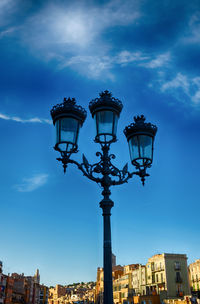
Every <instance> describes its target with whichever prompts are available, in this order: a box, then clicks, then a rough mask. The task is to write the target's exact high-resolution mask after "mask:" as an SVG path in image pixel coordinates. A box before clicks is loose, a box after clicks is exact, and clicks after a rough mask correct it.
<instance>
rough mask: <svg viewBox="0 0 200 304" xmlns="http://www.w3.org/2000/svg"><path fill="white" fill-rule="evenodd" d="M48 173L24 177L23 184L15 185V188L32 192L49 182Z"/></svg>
mask: <svg viewBox="0 0 200 304" xmlns="http://www.w3.org/2000/svg"><path fill="white" fill-rule="evenodd" d="M47 180H48V174H42V173H41V174H37V175H34V176H32V177H29V178H24V179H23V180H22V183H21V184H18V185H15V186H14V188H15V189H16V190H17V191H19V192H31V191H34V190H36V189H38V188H40V187H42V186H43V185H45V184H46V183H47Z"/></svg>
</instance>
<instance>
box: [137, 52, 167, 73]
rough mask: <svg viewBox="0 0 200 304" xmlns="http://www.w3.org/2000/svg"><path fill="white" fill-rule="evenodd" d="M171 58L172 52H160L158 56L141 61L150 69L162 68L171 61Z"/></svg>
mask: <svg viewBox="0 0 200 304" xmlns="http://www.w3.org/2000/svg"><path fill="white" fill-rule="evenodd" d="M170 59H171V54H170V52H167V53H164V54H159V55H157V56H156V58H154V59H152V60H147V61H146V62H144V63H141V65H142V66H144V67H146V68H150V69H155V68H161V67H165V66H167V65H168V63H169V62H170Z"/></svg>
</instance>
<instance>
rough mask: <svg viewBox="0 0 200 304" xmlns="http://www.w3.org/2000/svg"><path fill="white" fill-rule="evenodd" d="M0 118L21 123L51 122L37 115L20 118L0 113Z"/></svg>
mask: <svg viewBox="0 0 200 304" xmlns="http://www.w3.org/2000/svg"><path fill="white" fill-rule="evenodd" d="M0 119H4V120H12V121H16V122H21V123H47V124H51V123H52V122H51V120H50V119H43V118H38V117H33V118H29V119H22V118H20V117H18V116H9V115H5V114H3V113H0Z"/></svg>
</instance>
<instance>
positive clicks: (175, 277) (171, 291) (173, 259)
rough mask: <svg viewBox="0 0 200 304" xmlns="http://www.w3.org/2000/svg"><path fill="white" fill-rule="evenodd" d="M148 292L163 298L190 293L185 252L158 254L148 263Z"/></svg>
mask: <svg viewBox="0 0 200 304" xmlns="http://www.w3.org/2000/svg"><path fill="white" fill-rule="evenodd" d="M146 278H147V284H146V293H147V294H152V295H156V294H160V296H161V298H162V299H167V298H168V299H170V298H177V297H183V296H185V295H190V288H189V278H188V272H187V256H186V255H185V254H170V253H163V254H156V255H154V256H153V257H151V258H150V259H148V263H147V265H146Z"/></svg>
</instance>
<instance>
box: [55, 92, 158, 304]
mask: <svg viewBox="0 0 200 304" xmlns="http://www.w3.org/2000/svg"><path fill="white" fill-rule="evenodd" d="M99 95H100V97H99V98H96V99H94V100H92V101H91V102H90V104H89V109H90V112H91V114H92V117H93V118H94V119H95V122H96V137H95V142H97V143H99V144H100V145H101V150H102V152H97V153H96V155H97V156H98V157H100V161H99V162H97V163H95V164H89V162H88V160H87V159H86V157H85V156H84V154H83V162H82V163H80V164H79V163H78V162H77V161H75V160H73V159H71V158H70V156H71V155H72V154H73V153H75V152H77V151H78V150H77V149H78V144H77V141H78V134H79V130H80V127H81V126H82V125H83V122H84V121H85V119H86V111H85V110H84V109H83V108H82V107H81V106H77V105H76V104H75V99H74V98H72V99H70V98H68V99H64V102H63V103H62V104H58V105H56V106H54V107H53V108H52V110H51V116H52V119H53V123H54V125H55V126H56V144H55V147H54V148H55V150H57V151H59V152H60V153H61V158H57V160H59V161H61V162H62V163H63V167H64V172H65V171H66V168H67V165H68V164H69V163H71V164H75V165H76V166H77V167H78V169H80V170H81V171H82V172H83V174H84V175H85V176H86V177H88V178H89V179H90V180H93V181H95V182H96V183H99V184H100V186H101V187H102V189H103V191H102V195H103V199H102V201H101V202H100V207H101V208H102V211H103V219H104V220H103V222H104V262H103V265H104V304H113V284H112V249H111V229H110V215H111V208H112V207H113V206H114V203H113V201H112V200H111V199H110V194H111V192H110V187H111V186H114V185H121V184H124V183H126V182H127V181H128V180H129V179H130V178H131V177H133V175H138V176H139V177H140V178H141V180H142V183H143V185H144V181H145V177H146V176H149V174H147V173H146V169H147V168H148V167H150V166H151V164H152V161H153V144H154V137H155V134H156V132H157V127H156V126H155V125H152V124H151V123H145V118H144V116H143V115H141V116H137V117H134V120H135V122H134V123H132V124H130V125H129V126H127V127H126V128H125V130H124V133H125V135H126V137H127V141H128V145H129V150H130V157H131V162H132V164H133V165H134V166H135V167H136V171H135V172H132V173H130V172H128V164H126V165H125V166H124V168H123V169H122V170H119V169H118V168H117V167H115V166H114V165H113V164H112V162H111V159H114V158H115V155H114V154H109V149H110V145H111V143H113V142H115V141H116V133H117V122H118V118H119V116H120V113H121V110H122V108H123V105H122V102H121V101H120V100H119V99H116V98H114V97H112V94H111V93H110V92H108V91H104V92H102V93H100V94H99Z"/></svg>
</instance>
